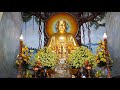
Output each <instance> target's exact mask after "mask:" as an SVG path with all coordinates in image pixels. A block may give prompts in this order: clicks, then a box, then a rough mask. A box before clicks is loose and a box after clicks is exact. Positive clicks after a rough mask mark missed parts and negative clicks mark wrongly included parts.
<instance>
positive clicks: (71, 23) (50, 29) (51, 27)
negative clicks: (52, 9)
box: [46, 12, 78, 36]
mask: <svg viewBox="0 0 120 90" xmlns="http://www.w3.org/2000/svg"><path fill="white" fill-rule="evenodd" d="M60 19H63V20H65V21H66V22H67V26H68V27H67V30H66V32H68V33H71V34H73V35H76V33H77V31H78V22H77V20H76V19H75V18H74V17H73V16H72V15H71V14H69V13H65V12H63V13H55V14H54V15H52V16H51V17H50V18H49V19H48V20H47V22H46V33H47V35H48V36H51V35H52V34H54V33H56V32H57V30H56V23H57V21H58V20H60Z"/></svg>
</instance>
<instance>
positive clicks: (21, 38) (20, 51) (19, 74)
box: [17, 35, 23, 78]
mask: <svg viewBox="0 0 120 90" xmlns="http://www.w3.org/2000/svg"><path fill="white" fill-rule="evenodd" d="M22 40H23V36H22V35H21V36H20V50H19V57H18V59H19V60H22V45H23V41H22ZM21 69H22V67H21V63H20V64H19V66H18V75H17V78H21V77H22V76H21Z"/></svg>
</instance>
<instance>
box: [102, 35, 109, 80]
mask: <svg viewBox="0 0 120 90" xmlns="http://www.w3.org/2000/svg"><path fill="white" fill-rule="evenodd" d="M103 38H104V43H105V44H104V45H105V58H106V64H107V71H108V72H107V78H111V72H110V65H109V59H108V57H109V56H108V48H107V35H106V33H104V36H103Z"/></svg>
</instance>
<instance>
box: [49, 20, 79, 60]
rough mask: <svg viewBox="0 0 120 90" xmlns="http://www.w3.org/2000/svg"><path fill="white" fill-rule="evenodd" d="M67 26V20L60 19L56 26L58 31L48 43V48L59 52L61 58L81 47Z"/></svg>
mask: <svg viewBox="0 0 120 90" xmlns="http://www.w3.org/2000/svg"><path fill="white" fill-rule="evenodd" d="M66 28H67V24H66V21H64V20H59V21H58V22H57V26H56V29H57V33H55V34H53V35H51V36H50V38H49V40H48V43H47V46H48V48H51V49H52V50H53V51H54V52H56V53H57V54H59V56H60V57H61V58H63V57H65V56H66V55H65V54H70V53H72V51H74V50H75V49H76V48H78V47H79V46H78V43H77V41H76V39H75V37H74V36H73V35H72V34H71V33H68V32H66Z"/></svg>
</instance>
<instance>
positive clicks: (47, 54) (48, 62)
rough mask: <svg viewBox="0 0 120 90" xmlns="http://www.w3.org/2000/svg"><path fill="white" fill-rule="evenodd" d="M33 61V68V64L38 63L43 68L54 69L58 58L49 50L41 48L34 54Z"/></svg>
mask: <svg viewBox="0 0 120 90" xmlns="http://www.w3.org/2000/svg"><path fill="white" fill-rule="evenodd" d="M33 61H34V63H32V65H33V66H34V65H35V62H37V61H39V62H40V63H41V64H42V66H44V67H54V66H55V65H56V63H57V61H58V56H57V55H56V54H55V53H53V52H52V51H51V50H50V49H49V48H47V47H43V48H41V49H40V50H39V51H38V52H37V54H35V57H34V60H33Z"/></svg>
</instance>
